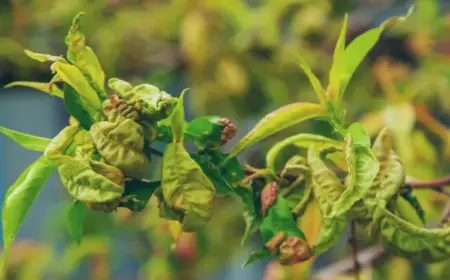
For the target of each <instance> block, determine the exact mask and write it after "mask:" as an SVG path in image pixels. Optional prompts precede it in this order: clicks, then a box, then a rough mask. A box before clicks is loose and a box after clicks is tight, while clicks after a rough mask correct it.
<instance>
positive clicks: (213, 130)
mask: <svg viewBox="0 0 450 280" xmlns="http://www.w3.org/2000/svg"><path fill="white" fill-rule="evenodd" d="M219 120H221V117H219V116H202V117H198V118H195V119H193V120H192V121H190V122H189V123H188V124H187V125H186V126H185V128H184V134H185V136H186V138H188V139H189V140H191V141H192V142H194V143H195V144H196V145H197V146H198V147H199V148H201V149H203V148H205V147H208V146H210V145H211V144H212V145H214V146H219V145H220V144H222V142H221V141H220V140H221V136H222V130H223V128H224V126H225V125H224V124H222V123H220V122H219Z"/></svg>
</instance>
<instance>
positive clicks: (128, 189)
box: [119, 180, 161, 211]
mask: <svg viewBox="0 0 450 280" xmlns="http://www.w3.org/2000/svg"><path fill="white" fill-rule="evenodd" d="M159 186H161V182H160V181H154V182H148V181H144V180H131V181H128V182H126V185H125V192H124V193H123V195H122V196H123V197H129V198H130V199H128V201H126V202H121V203H120V205H119V206H121V207H126V208H128V209H130V210H132V211H142V210H144V208H145V206H146V205H147V203H148V201H149V200H150V198H151V197H152V195H153V193H154V192H155V191H156V189H157V188H158V187H159Z"/></svg>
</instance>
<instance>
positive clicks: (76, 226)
mask: <svg viewBox="0 0 450 280" xmlns="http://www.w3.org/2000/svg"><path fill="white" fill-rule="evenodd" d="M86 210H87V207H86V205H85V204H84V203H82V202H81V201H78V200H76V201H74V202H73V203H72V205H70V208H69V210H68V211H67V215H66V226H67V230H68V231H69V233H70V235H71V236H72V239H73V240H74V241H75V242H76V243H77V244H78V245H79V244H80V243H81V239H82V238H83V228H84V218H85V215H86Z"/></svg>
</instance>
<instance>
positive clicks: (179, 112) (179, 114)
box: [171, 89, 188, 142]
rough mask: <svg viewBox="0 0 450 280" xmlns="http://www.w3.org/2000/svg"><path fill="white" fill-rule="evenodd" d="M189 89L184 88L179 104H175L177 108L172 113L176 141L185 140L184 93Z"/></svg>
mask: <svg viewBox="0 0 450 280" xmlns="http://www.w3.org/2000/svg"><path fill="white" fill-rule="evenodd" d="M187 90H188V89H185V90H183V92H182V93H181V94H180V97H179V98H178V102H177V105H176V106H175V109H174V110H173V113H172V115H171V125H172V132H173V140H174V141H175V142H182V141H183V140H184V133H183V132H184V126H185V121H184V104H183V99H184V94H185V93H186V91H187Z"/></svg>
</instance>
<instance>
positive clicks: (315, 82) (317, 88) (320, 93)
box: [297, 56, 325, 105]
mask: <svg viewBox="0 0 450 280" xmlns="http://www.w3.org/2000/svg"><path fill="white" fill-rule="evenodd" d="M297 60H298V65H299V66H300V67H301V68H302V69H303V72H305V74H306V76H307V77H308V79H309V82H310V83H311V85H312V87H313V88H314V92H315V93H316V94H317V97H319V100H320V104H322V105H324V104H325V90H324V88H323V86H322V84H321V83H320V80H319V79H318V78H317V76H316V75H314V73H313V72H312V70H311V68H310V67H309V65H308V63H306V61H305V60H304V59H303V58H302V57H301V56H298V58H297Z"/></svg>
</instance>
